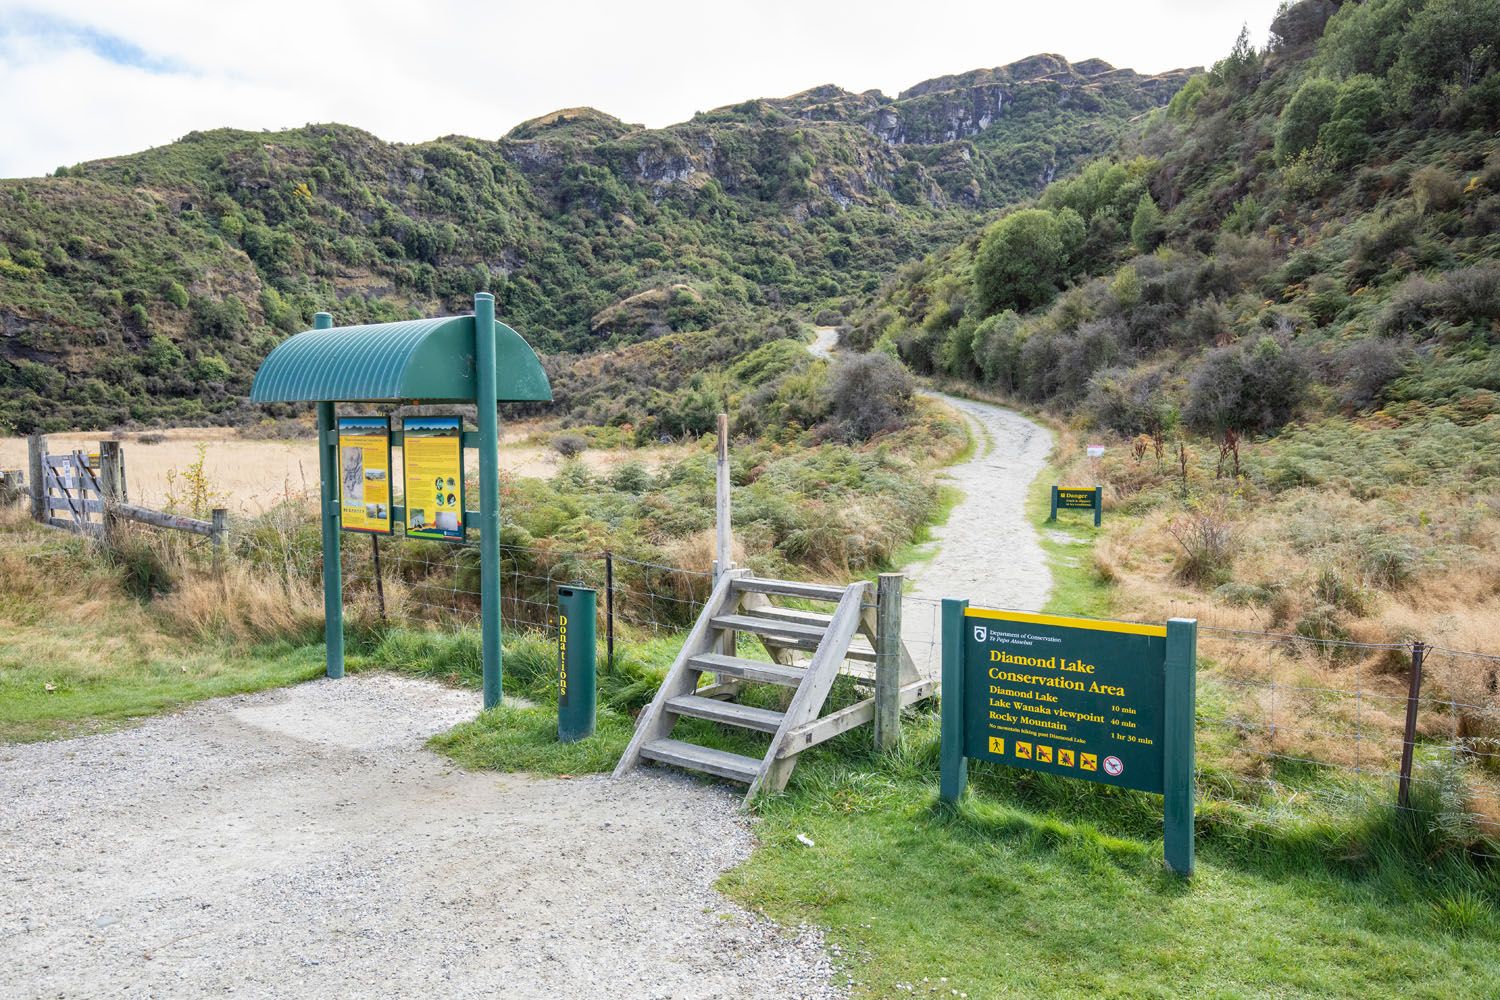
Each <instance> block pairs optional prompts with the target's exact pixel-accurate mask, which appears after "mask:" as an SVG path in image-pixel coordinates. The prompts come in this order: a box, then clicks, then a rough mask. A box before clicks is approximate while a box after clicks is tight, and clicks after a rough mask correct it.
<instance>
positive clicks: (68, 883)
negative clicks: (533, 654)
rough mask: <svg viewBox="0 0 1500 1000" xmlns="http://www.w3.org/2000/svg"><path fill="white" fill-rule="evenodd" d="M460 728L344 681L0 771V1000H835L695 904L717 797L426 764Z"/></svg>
mask: <svg viewBox="0 0 1500 1000" xmlns="http://www.w3.org/2000/svg"><path fill="white" fill-rule="evenodd" d="M477 709H478V704H477V698H476V697H475V695H474V694H473V693H471V692H465V691H455V690H450V689H447V688H443V687H439V686H437V685H434V684H430V683H426V682H422V681H416V680H411V679H405V678H397V677H391V676H380V675H373V676H372V675H364V676H359V677H349V678H346V679H344V680H340V681H318V682H313V683H309V684H303V685H300V686H298V687H294V688H288V689H285V690H280V691H274V692H269V693H265V694H259V695H250V696H243V697H238V698H226V699H218V700H215V701H211V702H205V703H203V704H201V705H197V706H195V707H193V708H190V709H188V710H186V711H183V712H181V713H178V714H174V715H167V716H162V717H159V718H156V719H152V720H150V721H148V722H146V723H145V724H144V725H142V726H140V727H139V728H136V729H130V730H125V731H122V732H116V733H111V734H107V735H102V736H90V737H84V738H80V739H72V740H64V741H59V742H54V743H37V744H30V745H22V746H9V747H0V802H3V803H4V808H3V810H0V886H3V892H0V969H3V970H4V973H3V974H0V995H3V996H5V997H96V996H104V995H110V996H142V997H146V996H172V997H183V996H187V997H197V996H207V995H218V996H224V995H233V996H237V997H243V996H257V997H277V996H295V997H340V998H342V997H381V998H385V997H427V996H443V997H471V996H473V997H477V996H497V995H500V996H505V997H507V998H512V997H515V998H532V997H536V998H540V997H574V996H578V997H584V996H587V997H595V996H608V997H611V998H634V997H642V998H645V997H652V998H655V997H660V998H673V1000H676V998H730V997H757V998H758V997H763V998H768V1000H769V998H782V997H810V998H825V997H835V996H839V995H841V994H840V993H839V992H838V991H836V990H835V989H833V988H832V987H831V986H830V985H829V983H830V981H831V976H832V967H831V965H830V963H829V960H828V957H827V954H826V952H825V950H824V946H823V942H822V939H821V936H820V935H819V934H818V933H817V932H816V931H810V930H805V929H799V930H790V929H782V928H778V927H777V926H776V925H774V924H771V923H770V922H768V921H765V920H763V919H761V918H758V917H756V916H754V915H753V914H751V913H749V912H747V911H745V910H743V909H741V908H740V907H737V906H735V905H733V904H732V903H730V902H728V901H727V900H726V899H724V898H723V897H722V896H720V895H719V894H718V893H717V892H716V891H715V890H714V888H713V883H714V880H715V878H716V877H717V876H718V874H719V873H720V872H722V871H724V870H726V869H728V868H730V867H732V866H734V865H736V864H738V863H739V862H740V861H742V860H743V859H744V858H745V857H746V856H747V855H748V854H749V852H750V848H751V836H750V832H749V829H748V827H747V825H746V821H745V819H744V818H743V817H742V816H741V815H740V814H739V813H738V811H737V809H736V806H737V803H738V795H737V794H736V792H735V791H734V790H732V789H726V788H721V787H716V786H711V785H704V784H701V783H698V782H695V781H693V780H691V779H689V778H686V777H683V776H678V775H673V774H667V773H663V772H660V771H656V770H655V769H650V770H646V771H643V772H642V773H641V774H640V775H639V777H634V778H632V779H630V780H627V781H621V782H611V781H609V780H606V779H603V778H582V779H577V780H572V781H568V780H555V779H554V780H541V779H535V778H528V777H524V776H509V775H495V774H485V773H468V772H464V771H461V770H458V769H456V768H454V767H453V766H451V765H450V764H449V763H448V762H447V761H446V760H445V759H444V758H442V757H439V756H438V755H436V754H433V753H431V752H430V751H428V750H426V749H424V748H423V742H424V741H425V739H426V738H427V737H428V736H429V735H431V734H432V733H435V732H439V731H442V730H444V729H446V728H448V727H449V726H451V725H453V724H454V723H457V722H459V721H462V720H464V719H469V718H472V717H473V716H474V713H475V712H476V711H477Z"/></svg>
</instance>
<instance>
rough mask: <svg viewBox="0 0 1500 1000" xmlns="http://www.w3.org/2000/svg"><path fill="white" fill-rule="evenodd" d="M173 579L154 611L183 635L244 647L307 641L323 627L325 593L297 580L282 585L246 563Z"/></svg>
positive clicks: (186, 571)
mask: <svg viewBox="0 0 1500 1000" xmlns="http://www.w3.org/2000/svg"><path fill="white" fill-rule="evenodd" d="M175 575H176V576H177V580H178V582H177V584H176V586H174V587H173V588H172V590H171V591H170V592H169V593H167V594H166V595H165V596H164V597H161V598H159V599H158V600H157V601H156V609H157V612H158V613H159V614H160V615H161V617H162V618H163V619H165V620H166V621H167V622H169V623H171V625H172V626H173V627H174V628H177V629H180V630H181V631H182V633H183V634H186V635H190V636H193V637H195V638H197V639H201V640H204V641H216V640H221V639H229V640H231V641H233V642H235V643H240V644H248V643H253V642H261V641H266V640H267V639H298V638H302V639H306V638H309V637H312V636H316V635H317V634H318V631H319V629H321V628H322V625H323V595H322V594H321V593H320V592H319V590H318V589H317V588H315V587H312V586H310V585H308V584H307V583H306V582H304V581H302V580H300V579H293V580H290V581H287V582H285V583H283V582H282V581H279V580H275V579H272V578H267V577H266V575H265V574H263V573H260V572H257V571H254V570H252V569H251V568H250V567H247V566H244V565H230V566H226V567H225V568H224V569H223V570H222V571H220V572H219V573H215V572H213V570H212V569H211V568H210V569H204V568H202V567H198V566H181V567H179V568H178V569H177V571H176V574H175Z"/></svg>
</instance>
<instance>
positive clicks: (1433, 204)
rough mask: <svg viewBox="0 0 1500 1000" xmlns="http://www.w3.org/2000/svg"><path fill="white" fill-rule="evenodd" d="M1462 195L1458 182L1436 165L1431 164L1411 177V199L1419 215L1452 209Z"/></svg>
mask: <svg viewBox="0 0 1500 1000" xmlns="http://www.w3.org/2000/svg"><path fill="white" fill-rule="evenodd" d="M1462 194H1463V188H1462V187H1461V186H1460V185H1459V183H1458V181H1456V180H1454V179H1453V177H1452V176H1451V175H1449V173H1448V172H1447V171H1446V170H1444V169H1443V168H1442V167H1439V166H1437V165H1436V164H1433V163H1429V164H1428V165H1427V166H1425V167H1423V168H1422V169H1421V170H1418V171H1417V172H1416V173H1414V174H1412V175H1411V197H1412V201H1413V202H1415V203H1416V206H1417V214H1419V215H1426V214H1427V213H1428V212H1429V211H1432V212H1441V211H1443V210H1444V209H1448V208H1452V207H1453V206H1454V205H1455V204H1457V202H1458V199H1459V197H1460V195H1462Z"/></svg>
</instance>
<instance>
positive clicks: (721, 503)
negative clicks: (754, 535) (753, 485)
mask: <svg viewBox="0 0 1500 1000" xmlns="http://www.w3.org/2000/svg"><path fill="white" fill-rule="evenodd" d="M714 486H715V494H714V528H715V533H716V539H715V546H714V553H715V555H716V556H717V557H718V560H719V562H718V569H717V571H716V572H718V573H723V572H724V571H725V570H730V569H733V568H734V562H733V561H732V553H731V552H730V547H731V545H732V544H733V542H732V534H731V532H730V526H729V517H730V515H729V414H727V413H721V414H719V461H718V472H717V475H716V476H715V480H714ZM715 580H716V581H717V577H716V578H715Z"/></svg>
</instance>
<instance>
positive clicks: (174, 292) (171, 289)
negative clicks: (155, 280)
mask: <svg viewBox="0 0 1500 1000" xmlns="http://www.w3.org/2000/svg"><path fill="white" fill-rule="evenodd" d="M160 290H161V297H162V298H163V299H164V300H166V301H167V302H170V303H171V304H172V305H174V306H176V307H177V308H178V309H186V308H187V304H188V293H187V289H186V288H183V287H182V286H181V285H179V284H178V283H177V282H175V281H173V280H172V279H171V278H163V279H162V281H161V289H160Z"/></svg>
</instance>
